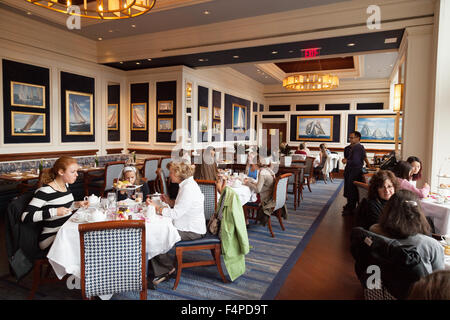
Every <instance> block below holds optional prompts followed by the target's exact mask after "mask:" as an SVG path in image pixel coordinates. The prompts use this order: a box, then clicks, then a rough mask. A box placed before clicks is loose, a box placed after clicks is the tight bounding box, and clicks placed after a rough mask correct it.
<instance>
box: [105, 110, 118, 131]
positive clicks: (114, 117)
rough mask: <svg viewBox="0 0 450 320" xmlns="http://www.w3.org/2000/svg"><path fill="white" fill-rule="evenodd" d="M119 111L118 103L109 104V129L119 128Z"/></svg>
mask: <svg viewBox="0 0 450 320" xmlns="http://www.w3.org/2000/svg"><path fill="white" fill-rule="evenodd" d="M118 111H119V106H118V105H117V104H108V120H107V121H108V130H117V129H118V128H119V124H118V123H119V118H118Z"/></svg>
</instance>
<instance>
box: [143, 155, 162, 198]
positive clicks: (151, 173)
mask: <svg viewBox="0 0 450 320" xmlns="http://www.w3.org/2000/svg"><path fill="white" fill-rule="evenodd" d="M158 165H159V159H154V158H148V159H145V160H144V167H143V176H144V177H145V178H146V179H147V183H148V184H149V186H148V187H149V188H150V184H151V185H152V187H153V190H154V192H156V181H157V178H158V176H157V174H156V170H158Z"/></svg>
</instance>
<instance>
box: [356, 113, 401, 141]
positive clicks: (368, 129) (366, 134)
mask: <svg viewBox="0 0 450 320" xmlns="http://www.w3.org/2000/svg"><path fill="white" fill-rule="evenodd" d="M355 130H357V131H359V132H360V133H361V142H378V143H395V130H396V128H395V116H394V115H379V116H378V115H376V116H374V115H372V116H356V117H355Z"/></svg>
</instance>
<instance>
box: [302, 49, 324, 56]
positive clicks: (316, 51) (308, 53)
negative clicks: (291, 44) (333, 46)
mask: <svg viewBox="0 0 450 320" xmlns="http://www.w3.org/2000/svg"><path fill="white" fill-rule="evenodd" d="M302 56H303V58H315V57H318V56H320V48H308V49H302Z"/></svg>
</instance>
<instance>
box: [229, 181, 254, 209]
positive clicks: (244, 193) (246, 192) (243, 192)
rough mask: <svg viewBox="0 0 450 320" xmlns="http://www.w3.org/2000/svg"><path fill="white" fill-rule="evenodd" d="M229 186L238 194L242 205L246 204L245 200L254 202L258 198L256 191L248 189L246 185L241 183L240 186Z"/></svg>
mask: <svg viewBox="0 0 450 320" xmlns="http://www.w3.org/2000/svg"><path fill="white" fill-rule="evenodd" d="M231 188H232V189H233V190H234V191H235V192H236V193H237V195H238V196H239V199H240V200H241V204H242V205H244V204H246V203H247V202H255V201H256V200H257V199H258V198H257V196H256V193H255V192H253V191H252V190H250V188H249V187H248V186H245V185H241V186H240V187H233V186H231Z"/></svg>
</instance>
